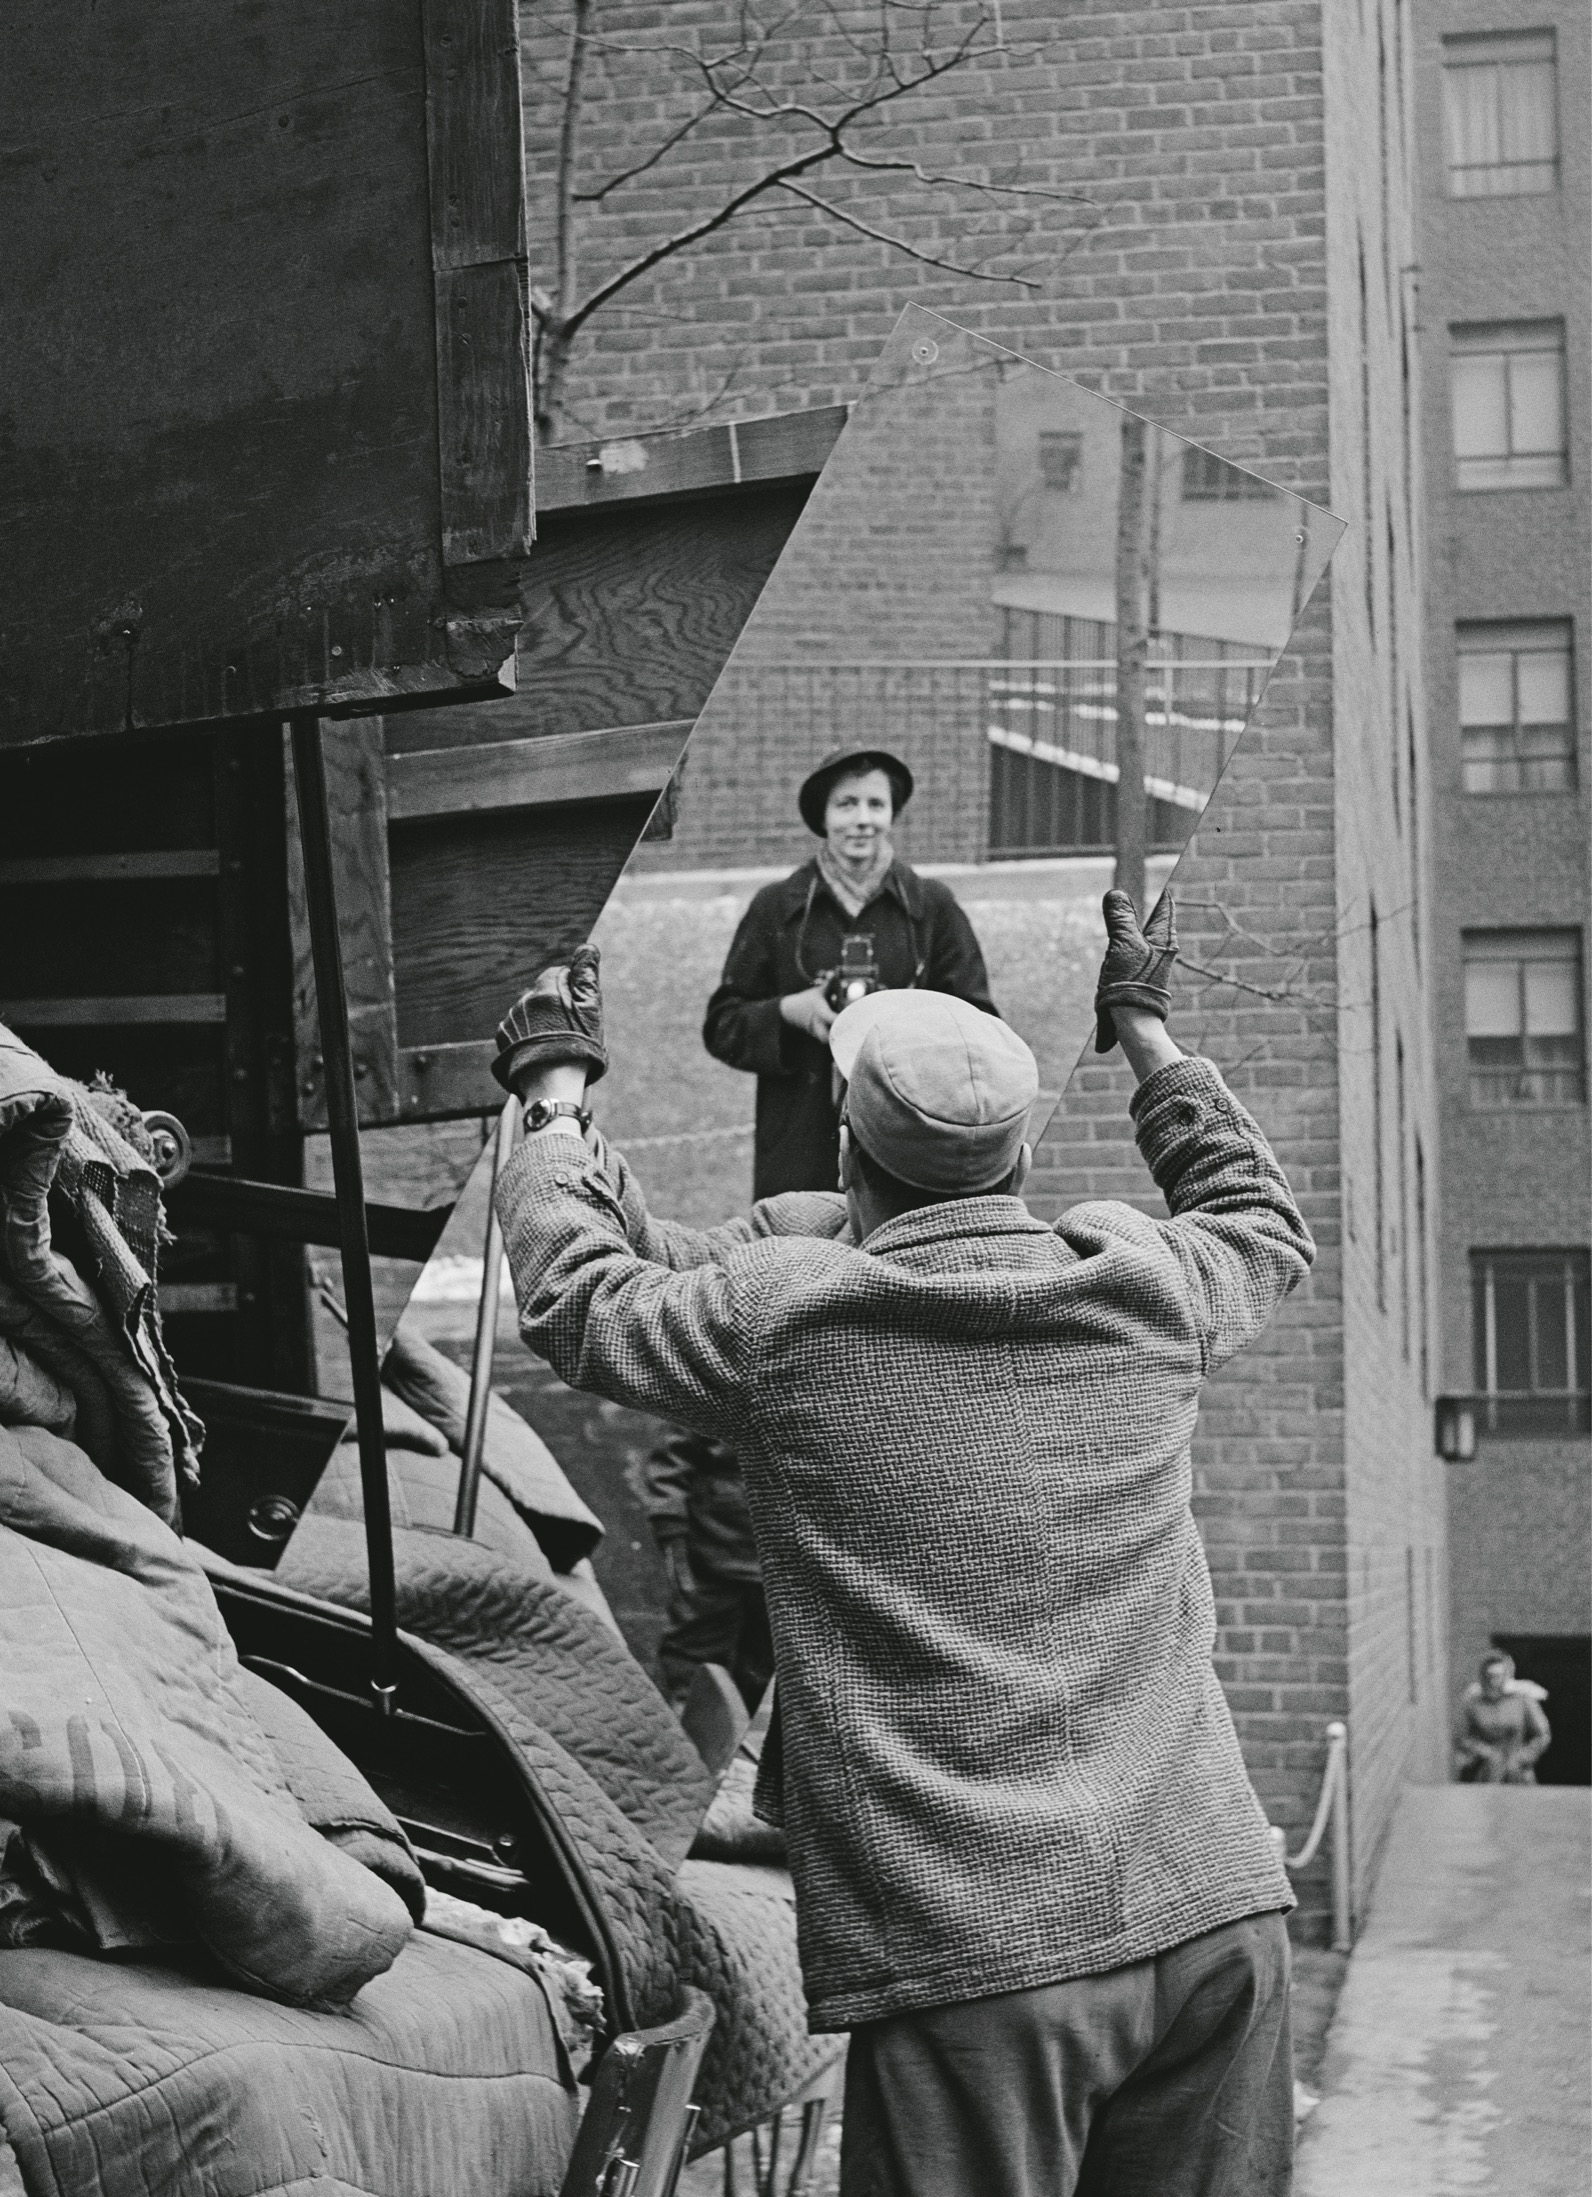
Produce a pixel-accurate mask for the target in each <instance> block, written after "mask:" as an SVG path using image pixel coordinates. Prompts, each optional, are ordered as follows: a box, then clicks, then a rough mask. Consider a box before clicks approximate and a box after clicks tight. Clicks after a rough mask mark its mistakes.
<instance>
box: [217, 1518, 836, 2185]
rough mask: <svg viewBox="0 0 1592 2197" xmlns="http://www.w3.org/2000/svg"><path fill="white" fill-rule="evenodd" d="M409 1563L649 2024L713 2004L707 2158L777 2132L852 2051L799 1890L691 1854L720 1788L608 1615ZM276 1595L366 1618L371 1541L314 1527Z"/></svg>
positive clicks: (419, 1542)
mask: <svg viewBox="0 0 1592 2197" xmlns="http://www.w3.org/2000/svg"><path fill="white" fill-rule="evenodd" d="M393 1555H394V1563H395V1570H396V1584H397V1597H398V1622H399V1624H400V1625H401V1626H402V1627H403V1628H404V1630H405V1632H407V1633H409V1634H412V1635H414V1636H415V1637H416V1638H418V1639H419V1640H422V1641H424V1642H426V1643H427V1644H428V1646H429V1647H430V1649H431V1650H432V1652H433V1653H435V1654H438V1655H440V1656H442V1657H444V1658H445V1659H446V1662H447V1664H448V1666H449V1667H450V1668H451V1669H452V1671H453V1672H454V1673H455V1674H456V1676H457V1679H458V1681H459V1683H460V1684H461V1685H463V1686H464V1688H465V1689H466V1690H467V1692H468V1693H469V1694H470V1696H471V1698H472V1699H473V1700H474V1701H475V1702H476V1703H477V1704H478V1705H479V1706H480V1707H481V1708H482V1709H483V1710H485V1711H486V1712H487V1713H488V1714H489V1715H490V1716H491V1717H492V1719H493V1720H494V1721H495V1722H496V1724H497V1725H498V1727H499V1729H500V1730H501V1731H502V1732H503V1733H504V1734H505V1736H506V1738H507V1739H508V1740H509V1741H510V1742H511V1743H512V1745H513V1746H514V1747H515V1748H516V1750H517V1751H518V1753H519V1754H520V1756H521V1758H522V1759H523V1761H524V1762H525V1763H526V1764H527V1765H528V1767H529V1769H530V1771H531V1773H532V1775H533V1777H534V1778H535V1781H536V1783H537V1785H538V1786H539V1787H540V1789H541V1791H542V1793H543V1794H544V1796H545V1797H546V1800H547V1801H548V1803H549V1804H550V1805H551V1806H552V1808H553V1809H554V1810H555V1811H556V1813H557V1815H558V1816H559V1818H560V1820H561V1822H562V1823H563V1825H564V1827H565V1829H566V1830H567V1832H568V1833H569V1835H570V1837H571V1838H572V1839H573V1841H574V1843H575V1846H576V1848H577V1850H578V1853H579V1856H580V1862H581V1865H582V1867H583V1870H584V1872H585V1876H586V1880H587V1885H588V1888H589V1890H590V1892H591V1894H592V1896H593V1897H594V1898H595V1899H596V1900H597V1901H598V1903H599V1905H600V1907H601V1911H602V1914H603V1917H604V1920H605V1922H606V1925H607V1928H608V1931H609V1934H610V1937H611V1939H612V1941H613V1943H614V1945H615V1948H616V1951H617V1957H618V1960H619V1963H620V1965H621V1967H622V1970H623V1978H624V1983H625V1986H626V1990H627V1993H628V1996H629V2000H630V2003H631V2005H632V2006H633V2008H634V2010H635V2019H636V2021H637V2022H639V2023H650V2022H658V2021H664V2020H667V2019H668V2017H669V2016H670V2015H671V2014H672V2013H673V2012H674V2010H675V2008H676V2006H677V2005H678V2003H679V1995H680V1989H681V1986H682V1985H684V1984H694V1985H696V1987H697V1988H698V1989H699V1990H701V1991H705V1992H706V1993H707V1994H708V1996H709V1997H710V1998H711V1999H712V2001H713V2003H714V2007H715V2009H716V2011H717V2017H718V2018H717V2020H716V2022H715V2024H714V2028H713V2034H712V2036H711V2037H710V2039H709V2041H708V2049H707V2054H706V2056H705V2058H704V2060H703V2063H702V2071H701V2074H700V2076H699V2078H698V2082H697V2087H696V2091H695V2093H694V2096H695V2100H696V2103H697V2104H698V2105H699V2106H700V2107H701V2109H702V2118H701V2120H700V2121H699V2122H698V2124H697V2130H696V2135H695V2138H694V2141H693V2146H692V2148H693V2150H694V2151H696V2152H702V2151H709V2150H712V2149H714V2148H715V2147H716V2146H717V2145H719V2144H722V2143H723V2142H725V2140H726V2139H727V2138H728V2137H729V2136H731V2135H733V2134H736V2133H737V2132H738V2131H740V2130H741V2129H744V2128H749V2127H752V2126H754V2125H756V2124H757V2123H758V2122H760V2121H764V2120H766V2119H767V2118H768V2117H769V2115H770V2114H772V2113H773V2111H774V2110H775V2108H776V2107H777V2106H780V2105H782V2104H784V2103H785V2102H786V2100H788V2099H790V2098H792V2097H793V2096H795V2094H796V2093H797V2092H798V2091H799V2090H801V2089H802V2088H803V2087H804V2086H805V2085H806V2084H807V2083H808V2082H810V2081H811V2080H812V2078H813V2077H814V2076H815V2075H816V2074H817V2073H818V2072H819V2071H820V2070H821V2069H822V2068H824V2067H826V2066H828V2065H829V2063H830V2062H831V2061H832V2060H834V2059H835V2058H836V2057H837V2056H838V2054H839V2052H840V2050H841V2049H842V2046H841V2040H839V2039H838V2038H835V2037H813V2036H811V2035H810V2034H809V2033H808V2028H807V2002H806V2000H805V1998H804V1997H803V1994H802V1985H801V1971H800V1968H799V1966H798V1963H797V1958H796V1916H795V1902H794V1897H793V1894H792V1891H791V1883H790V1878H789V1876H788V1875H787V1874H786V1872H785V1871H784V1870H782V1869H776V1868H767V1867H753V1866H747V1865H745V1864H741V1863H730V1862H718V1861H702V1860H691V1859H688V1858H686V1857H687V1854H688V1850H689V1848H690V1845H691V1841H692V1838H693V1835H694V1833H695V1830H696V1827H697V1825H698V1823H699V1822H700V1819H701V1816H702V1812H703V1810H704V1809H705V1807H706V1806H707V1802H708V1797H709V1794H710V1792H711V1788H712V1780H711V1778H710V1777H709V1776H708V1774H707V1772H706V1770H705V1769H704V1767H703V1765H702V1762H701V1760H700V1758H699V1757H698V1756H697V1754H696V1751H695V1749H694V1748H693V1747H692V1745H691V1743H690V1741H689V1740H688V1739H687V1738H686V1737H685V1735H684V1733H683V1732H682V1731H681V1729H680V1726H679V1724H678V1723H677V1722H676V1721H675V1718H674V1716H673V1715H672V1713H671V1712H670V1710H669V1708H668V1706H667V1704H666V1703H665V1702H664V1700H663V1697H662V1696H661V1695H660V1694H659V1693H658V1691H657V1689H656V1687H654V1686H653V1684H652V1682H651V1680H650V1679H649V1678H648V1677H647V1675H646V1673H645V1672H644V1671H643V1670H642V1668H641V1666H640V1665H639V1664H638V1663H637V1662H636V1661H635V1659H634V1657H633V1656H631V1654H630V1653H629V1651H628V1649H626V1648H625V1647H624V1646H623V1644H622V1643H621V1642H619V1641H618V1640H616V1639H615V1638H614V1636H613V1634H612V1633H611V1632H610V1631H609V1630H608V1629H607V1627H606V1626H605V1625H604V1624H603V1623H602V1621H601V1620H600V1619H599V1618H597V1617H595V1616H594V1615H593V1614H592V1613H591V1612H590V1611H589V1610H586V1609H585V1608H583V1607H582V1606H581V1605H580V1604H579V1603H577V1602H574V1601H572V1600H571V1599H570V1597H569V1596H568V1595H566V1594H563V1593H562V1592H560V1590H559V1589H558V1588H557V1587H555V1586H553V1585H552V1584H551V1583H549V1582H546V1581H542V1580H538V1579H533V1578H529V1577H527V1576H526V1575H524V1574H523V1573H520V1572H518V1571H516V1570H515V1569H514V1567H512V1566H511V1565H508V1564H506V1563H505V1562H504V1561H503V1560H502V1559H501V1558H500V1557H498V1556H496V1555H494V1554H493V1553H492V1552H491V1551H490V1550H487V1549H484V1548H482V1547H481V1546H480V1545H479V1544H478V1543H475V1542H470V1541H460V1540H456V1539H455V1538H454V1537H453V1536H452V1535H451V1534H433V1533H424V1532H416V1531H413V1530H410V1531H404V1530H402V1529H400V1530H398V1531H396V1532H395V1533H394V1535H393ZM207 1561H209V1562H210V1563H211V1565H212V1569H213V1570H219V1569H220V1568H221V1567H219V1566H217V1564H216V1562H215V1560H214V1559H207ZM271 1589H272V1591H276V1592H291V1591H293V1590H297V1591H298V1592H299V1593H301V1594H306V1595H310V1596H314V1597H316V1598H318V1599H320V1600H323V1601H326V1602H332V1603H336V1604H338V1605H340V1606H341V1607H342V1608H344V1609H354V1610H363V1609H366V1608H367V1607H368V1594H369V1590H368V1583H367V1575H366V1566H365V1549H364V1541H363V1537H362V1536H361V1534H360V1533H359V1531H358V1529H357V1528H356V1527H354V1526H351V1525H348V1524H344V1523H343V1522H341V1521H339V1520H334V1519H314V1518H311V1517H308V1516H307V1517H306V1518H305V1520H304V1522H303V1524H301V1525H300V1527H299V1528H298V1531H297V1532H296V1533H295V1534H294V1536H293V1538H292V1540H291V1541H290V1542H289V1544H288V1547H287V1550H286V1552H285V1554H284V1556H283V1559H282V1563H281V1566H280V1567H279V1569H278V1570H277V1572H276V1573H275V1574H274V1575H273V1577H272V1580H271Z"/></svg>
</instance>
